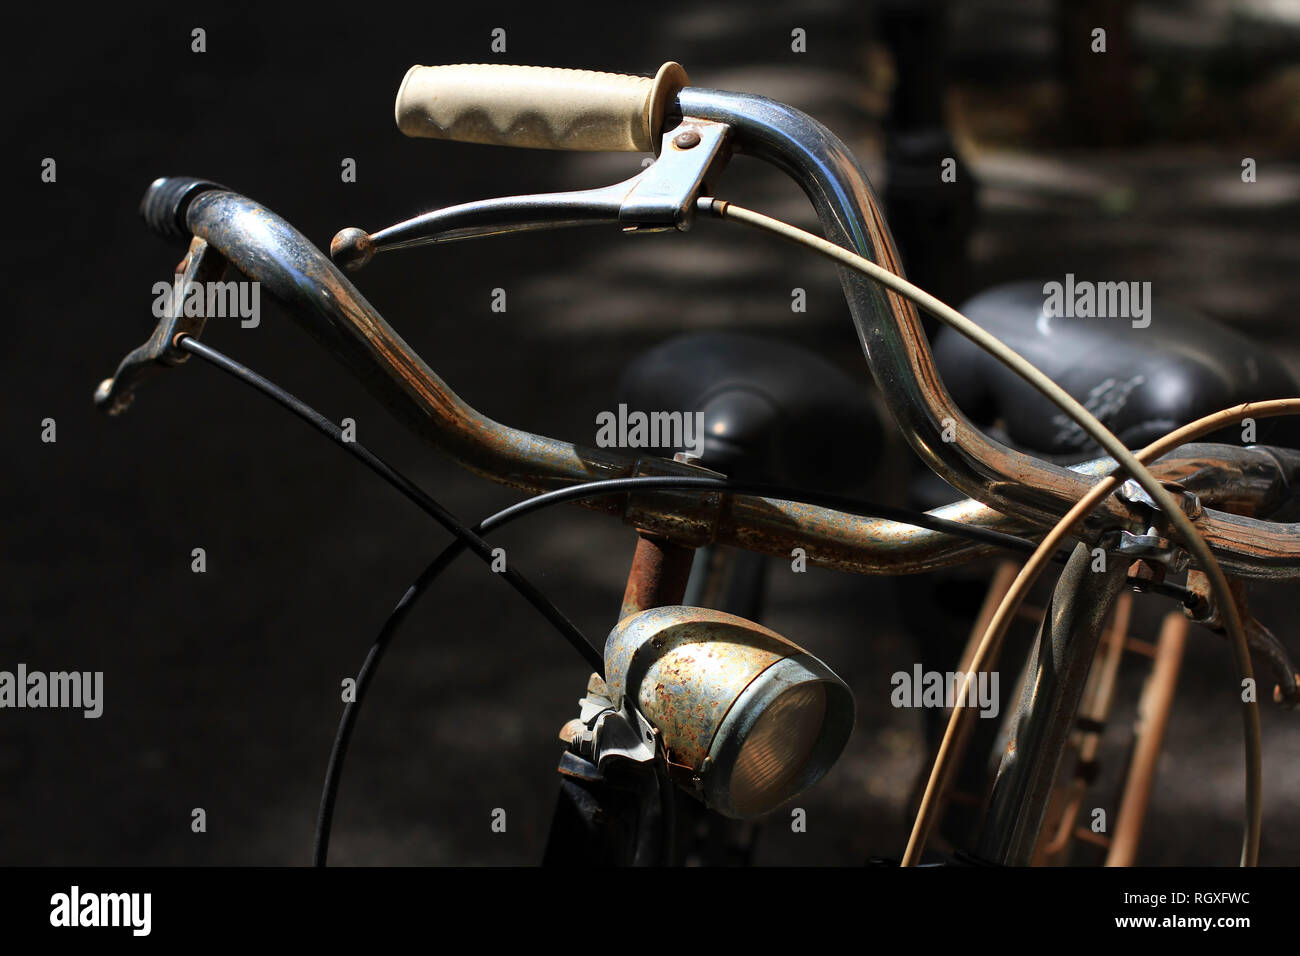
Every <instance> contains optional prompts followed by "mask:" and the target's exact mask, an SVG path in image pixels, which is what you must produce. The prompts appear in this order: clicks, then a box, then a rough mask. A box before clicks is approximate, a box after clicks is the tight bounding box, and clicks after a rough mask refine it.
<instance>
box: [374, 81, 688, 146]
mask: <svg viewBox="0 0 1300 956" xmlns="http://www.w3.org/2000/svg"><path fill="white" fill-rule="evenodd" d="M688 82H689V80H688V79H687V77H686V71H685V70H684V69H682V67H681V64H679V63H672V62H669V63H665V64H664V65H663V66H661V67H660V68H659V72H658V74H656V75H655V77H654V78H653V79H651V78H650V77H646V76H627V75H624V74H621V73H594V72H591V71H589V70H563V69H556V68H552V67H546V66H500V65H497V64H495V63H461V64H457V65H455V66H413V67H411V68H410V69H409V70H408V71H407V72H406V78H405V79H403V80H402V86H401V88H400V89H399V90H398V91H397V105H396V109H395V111H394V112H395V113H396V116H397V128H398V129H400V130H401V131H402V132H403V133H405V134H406V135H407V136H424V137H430V138H433V139H454V140H459V141H460V142H463V143H488V144H491V145H495V146H526V147H531V148H533V149H583V150H623V151H632V152H649V151H654V152H656V153H657V152H658V151H659V137H660V134H661V133H662V132H663V118H664V110H665V108H666V107H667V106H668V105H669V104H670V103H671V102H672V99H673V97H675V96H676V95H677V92H678V91H679V90H680V89H681V88H682V87H684V86H686V85H687V83H688Z"/></svg>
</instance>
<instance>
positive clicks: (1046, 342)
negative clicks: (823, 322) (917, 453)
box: [934, 281, 1298, 462]
mask: <svg viewBox="0 0 1300 956" xmlns="http://www.w3.org/2000/svg"><path fill="white" fill-rule="evenodd" d="M1044 285H1045V283H1044V282H1042V281H1028V282H1014V283H1008V284H1006V285H1000V286H995V287H994V288H992V289H989V290H987V291H985V292H981V293H980V294H979V295H977V296H975V297H974V298H972V299H970V300H969V301H967V302H966V303H965V305H964V306H963V307H962V309H961V311H962V312H963V313H964V314H965V315H967V316H969V317H970V318H971V319H972V320H973V321H975V322H977V323H978V324H979V325H980V326H982V327H983V328H985V329H987V330H988V331H990V332H992V333H993V334H994V335H996V336H997V337H998V338H999V339H1001V340H1002V341H1003V342H1006V343H1007V344H1008V345H1010V346H1011V347H1012V348H1013V349H1015V350H1016V351H1017V352H1019V353H1020V354H1021V355H1023V356H1024V357H1025V358H1027V359H1028V360H1029V361H1031V362H1033V363H1034V364H1035V365H1037V366H1038V367H1039V368H1040V369H1042V370H1043V371H1044V372H1046V373H1047V374H1048V375H1049V376H1050V377H1051V378H1052V379H1053V380H1055V381H1056V382H1057V383H1058V384H1060V385H1061V386H1063V387H1064V388H1065V389H1066V390H1067V391H1068V392H1069V393H1070V394H1071V395H1072V396H1074V397H1075V398H1076V399H1078V400H1079V401H1080V402H1082V403H1083V404H1084V406H1086V407H1087V408H1088V409H1089V410H1090V411H1092V412H1093V414H1095V415H1096V416H1097V417H1098V418H1100V419H1101V421H1102V422H1103V423H1104V424H1105V425H1106V426H1107V427H1108V428H1109V429H1110V430H1111V431H1113V432H1114V433H1115V434H1116V435H1117V436H1118V437H1119V438H1120V440H1121V441H1123V442H1124V444H1125V445H1126V446H1128V447H1129V448H1140V447H1142V446H1143V445H1146V444H1148V443H1149V442H1150V441H1152V440H1154V439H1156V438H1159V437H1160V436H1161V435H1163V434H1164V433H1166V432H1168V431H1170V430H1172V429H1174V428H1177V427H1178V426H1180V425H1183V424H1185V423H1187V422H1189V421H1192V420H1193V419H1196V418H1199V417H1201V416H1203V415H1207V414H1209V413H1211V412H1215V411H1218V410H1219V409H1221V408H1226V407H1227V406H1229V405H1235V404H1237V403H1239V402H1245V401H1259V400H1263V399H1269V398H1286V397H1289V396H1294V395H1296V394H1297V388H1296V383H1295V379H1294V378H1293V377H1292V376H1291V374H1290V373H1289V372H1288V371H1287V369H1286V367H1285V366H1284V365H1283V364H1282V363H1281V362H1280V361H1279V360H1278V358H1277V357H1276V356H1275V355H1274V354H1273V353H1272V352H1270V351H1269V350H1268V349H1267V348H1265V347H1263V346H1261V345H1259V344H1257V343H1255V342H1252V341H1251V340H1250V339H1248V338H1246V337H1245V336H1244V335H1242V334H1241V333H1239V332H1237V331H1235V330H1233V329H1231V328H1228V327H1226V326H1224V325H1221V324H1219V323H1217V322H1214V321H1213V320H1211V319H1208V318H1206V317H1205V316H1202V315H1200V314H1198V313H1196V312H1193V311H1191V310H1189V309H1184V308H1181V307H1178V306H1174V305H1171V304H1169V303H1165V302H1161V301H1160V300H1159V299H1156V300H1154V301H1153V302H1150V303H1147V307H1146V314H1145V315H1143V316H1141V317H1139V318H1133V317H1097V316H1093V317H1084V316H1081V315H1073V316H1066V315H1055V314H1053V315H1049V314H1048V313H1049V312H1051V311H1053V309H1049V308H1046V306H1047V303H1048V298H1049V297H1048V294H1045V293H1044ZM1053 291H1055V290H1053ZM1098 298H1100V297H1098ZM1054 305H1055V307H1056V308H1057V309H1059V308H1060V305H1061V303H1060V300H1058V301H1057V302H1056V303H1054ZM1072 311H1075V310H1072ZM1078 311H1082V310H1078ZM1091 311H1094V312H1095V311H1099V309H1098V308H1097V307H1096V306H1094V308H1093V309H1092V310H1091ZM934 354H935V361H936V363H937V365H938V368H939V373H940V375H941V376H942V377H943V380H944V382H945V384H946V385H947V386H948V389H949V391H950V392H951V394H952V397H953V399H954V401H955V402H956V403H957V407H958V408H960V409H961V410H962V411H963V412H965V413H966V414H967V415H968V416H969V417H970V418H971V420H972V421H973V422H974V423H975V424H976V425H978V426H979V427H981V428H983V429H984V430H986V431H988V432H989V433H990V434H992V435H996V436H997V437H998V438H1000V439H1002V440H1004V441H1006V442H1007V443H1008V444H1010V445H1012V446H1013V447H1016V448H1019V449H1021V450H1023V451H1026V452H1029V453H1032V454H1034V455H1037V456H1039V457H1050V458H1053V459H1055V460H1058V461H1063V462H1072V461H1076V460H1083V459H1087V458H1092V457H1096V456H1098V455H1100V454H1101V450H1100V449H1099V448H1098V447H1097V445H1096V444H1095V443H1094V442H1093V441H1092V440H1091V439H1090V438H1088V436H1087V435H1085V434H1084V432H1083V431H1082V429H1080V428H1079V427H1078V426H1077V425H1075V424H1074V423H1073V422H1071V421H1070V420H1069V419H1067V418H1066V417H1065V415H1064V414H1063V413H1062V412H1060V411H1059V410H1058V409H1057V408H1056V406H1054V405H1052V404H1051V403H1050V402H1048V401H1047V399H1045V398H1044V397H1043V396H1042V395H1041V394H1039V393H1038V392H1037V391H1036V390H1035V389H1033V388H1031V387H1030V386H1029V385H1027V384H1026V383H1025V382H1024V381H1023V380H1022V379H1020V378H1019V377H1018V376H1017V375H1015V374H1014V373H1012V372H1011V371H1009V370H1008V369H1006V368H1005V367H1004V366H1002V365H1001V364H999V363H998V362H997V361H996V360H995V359H993V358H991V357H990V356H988V355H987V354H985V353H984V352H983V351H982V350H980V349H979V348H978V347H977V346H976V345H974V344H973V343H972V342H970V341H969V340H968V339H966V338H964V337H963V336H961V335H959V334H957V333H956V332H953V331H952V330H951V329H948V328H944V329H943V330H942V331H941V332H940V333H939V334H938V336H937V338H936V340H935V346H934ZM1256 426H1257V429H1256V436H1255V440H1256V442H1257V443H1258V444H1276V445H1284V446H1288V447H1296V446H1297V437H1298V436H1297V429H1296V427H1295V426H1294V424H1291V423H1286V422H1285V420H1283V419H1260V420H1259V421H1258V422H1257V423H1256ZM1203 440H1204V441H1223V442H1227V443H1233V444H1239V443H1240V442H1241V441H1242V429H1241V427H1240V426H1232V427H1231V428H1230V429H1227V430H1225V431H1224V432H1221V433H1220V434H1218V435H1216V436H1211V437H1207V438H1205V439H1203Z"/></svg>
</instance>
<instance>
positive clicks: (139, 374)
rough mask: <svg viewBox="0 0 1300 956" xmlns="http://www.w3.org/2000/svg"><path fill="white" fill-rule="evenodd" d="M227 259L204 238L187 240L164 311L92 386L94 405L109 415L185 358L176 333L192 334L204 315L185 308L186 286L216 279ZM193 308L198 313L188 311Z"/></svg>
mask: <svg viewBox="0 0 1300 956" xmlns="http://www.w3.org/2000/svg"><path fill="white" fill-rule="evenodd" d="M227 265H228V263H227V261H226V259H225V257H224V256H222V255H221V253H219V252H217V251H216V250H215V249H213V248H211V247H210V246H209V245H208V243H207V241H206V240H204V239H200V238H199V237H198V236H195V237H194V238H193V239H191V240H190V248H189V252H187V253H186V254H185V258H184V259H182V260H181V261H180V263H179V264H178V265H177V266H176V277H175V280H174V281H175V284H174V286H173V288H174V289H176V290H177V293H178V294H175V295H173V296H172V297H171V301H170V304H169V306H168V309H167V312H166V314H164V315H163V316H162V317H161V318H160V319H159V320H158V325H157V327H156V328H155V329H154V331H153V334H152V335H151V336H149V340H148V341H147V342H145V343H144V345H141V346H140V347H139V348H136V349H133V350H132V351H131V352H128V353H127V356H126V358H124V359H122V361H121V362H120V363H119V364H118V366H117V371H116V372H115V373H113V377H112V378H106V379H104V380H103V381H102V382H100V383H99V387H98V388H96V389H95V405H96V407H97V408H99V409H101V410H102V411H105V412H107V413H108V414H110V415H119V414H121V413H122V412H124V411H126V409H127V408H128V407H129V406H130V404H131V401H132V399H133V398H134V397H135V396H134V392H135V389H136V387H137V386H138V385H139V384H140V383H141V382H142V381H145V380H146V379H149V378H151V377H152V376H154V375H155V374H157V373H158V372H159V371H161V370H162V369H164V368H168V367H171V366H175V365H180V364H181V363H182V362H185V361H186V360H188V359H189V357H190V356H189V353H188V352H184V351H182V350H181V349H178V348H177V347H176V338H177V336H179V335H182V334H185V335H193V336H195V337H196V338H197V337H198V336H199V334H200V333H201V332H202V331H203V324H204V321H205V318H204V316H203V314H202V311H203V310H202V309H199V310H192V309H186V302H187V301H188V299H189V296H188V295H187V294H186V290H188V289H190V288H191V284H192V283H197V284H199V285H205V284H206V283H208V282H220V281H221V279H222V277H223V276H224V275H225V272H226V267H227ZM194 311H197V312H198V313H199V314H192V313H193V312H194Z"/></svg>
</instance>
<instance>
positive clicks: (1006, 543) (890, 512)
mask: <svg viewBox="0 0 1300 956" xmlns="http://www.w3.org/2000/svg"><path fill="white" fill-rule="evenodd" d="M176 345H177V347H178V348H182V349H184V350H185V351H187V352H189V353H191V354H193V355H197V356H199V357H200V358H202V359H204V360H206V361H208V362H210V363H211V364H212V365H214V366H216V367H217V368H219V369H221V370H222V371H224V372H226V373H227V374H229V375H231V376H233V377H234V378H236V379H238V380H239V381H241V382H243V383H245V384H247V385H249V386H251V387H253V388H254V389H256V390H257V391H259V392H261V393H263V394H264V395H266V396H267V397H269V398H271V399H273V400H274V401H276V402H277V403H279V404H280V405H282V406H283V407H285V408H286V409H288V410H289V411H291V412H293V414H295V415H296V416H298V417H299V418H301V419H302V420H304V421H306V422H307V423H308V424H310V425H312V426H313V427H314V428H316V429H317V430H318V431H320V432H322V433H324V434H325V435H327V436H328V437H330V438H331V439H333V440H334V442H335V444H338V445H341V446H343V447H344V448H345V449H346V450H347V451H348V452H350V453H351V454H352V455H353V456H354V457H356V458H357V459H358V460H360V461H361V462H362V463H363V464H365V465H366V466H367V467H369V468H370V469H371V470H372V471H374V472H375V473H376V474H377V475H379V476H380V477H381V478H383V479H384V480H385V481H386V482H388V483H389V484H390V485H392V486H393V487H394V488H396V489H397V490H398V491H400V492H401V493H402V494H403V495H405V496H406V497H407V498H408V499H410V500H411V501H412V502H414V503H415V504H416V505H417V506H418V507H420V508H421V510H423V511H425V512H426V513H427V514H429V515H430V516H431V517H433V518H434V519H435V520H436V521H438V523H439V524H441V525H442V526H443V527H444V528H446V529H447V530H448V531H450V532H451V533H452V534H453V535H454V536H455V538H456V540H455V541H453V542H452V543H450V544H448V545H447V546H446V547H445V548H443V550H442V552H441V553H439V554H438V556H437V557H436V558H434V560H433V561H432V562H431V563H430V564H429V565H428V566H427V567H425V569H424V570H423V571H422V572H421V573H420V575H419V576H418V577H417V578H416V579H415V581H414V582H412V584H411V585H410V587H408V588H407V589H406V592H405V593H404V594H403V595H402V597H401V599H400V600H399V601H398V603H397V605H396V606H395V607H394V608H393V610H392V612H390V614H389V616H388V618H387V619H386V620H385V621H384V625H383V627H382V628H381V629H380V632H379V634H378V636H377V637H376V638H375V640H374V642H373V643H372V644H371V646H370V648H369V650H368V651H367V653H366V657H365V660H364V661H363V662H362V664H361V668H360V670H359V671H358V672H357V678H356V689H355V694H354V696H353V698H352V700H351V701H349V702H347V703H346V704H345V705H344V708H343V714H342V716H341V717H340V720H339V727H338V731H337V733H336V735H335V738H334V744H333V746H332V748H331V750H330V758H329V763H328V765H327V767H326V772H325V781H324V785H323V788H322V793H321V805H320V811H319V815H318V818H317V826H316V836H315V840H314V844H313V850H312V863H313V865H314V866H324V865H325V862H326V859H327V857H328V853H329V839H330V833H331V831H332V828H333V817H334V808H335V806H336V804H337V802H338V790H339V784H340V782H341V779H342V771H343V764H344V761H345V759H346V757H347V750H348V745H349V742H350V741H351V738H352V733H353V730H354V729H355V727H356V723H357V719H358V718H359V717H360V711H361V703H362V701H363V700H364V699H365V695H366V689H367V688H368V687H369V686H370V683H371V681H372V680H373V678H374V675H375V673H376V671H377V670H378V667H379V662H380V661H381V660H382V659H383V655H384V652H385V651H386V650H387V648H388V646H389V645H390V644H391V643H392V640H393V638H394V637H395V636H396V634H397V629H398V628H399V627H400V626H401V624H402V622H403V621H404V620H405V619H406V617H407V615H408V614H409V613H410V611H411V609H412V608H413V607H414V605H415V603H416V602H417V601H418V600H419V598H420V597H421V595H422V594H423V593H424V592H425V591H426V590H428V588H429V587H430V586H431V585H432V584H433V583H434V581H436V580H437V579H438V577H439V576H440V575H441V574H442V572H443V571H444V570H445V569H446V568H447V567H448V566H449V565H450V564H451V563H452V561H454V560H455V559H456V558H457V557H459V556H460V555H461V554H462V553H463V552H464V551H466V550H472V551H474V553H475V554H477V555H479V557H480V558H482V559H483V560H484V561H487V562H489V563H490V562H491V560H492V549H491V548H490V547H489V546H488V544H487V542H486V541H484V540H483V538H482V535H484V534H486V533H488V532H489V531H492V530H495V529H497V528H500V527H502V526H504V525H506V524H509V523H511V522H513V521H516V520H518V519H519V518H522V517H524V516H526V515H529V514H532V513H534V512H537V511H540V510H542V509H545V508H549V507H552V506H554V505H558V504H562V503H564V502H569V501H577V500H579V499H583V498H597V497H603V496H608V495H620V494H626V493H628V492H631V491H634V490H641V491H651V490H670V489H672V490H699V491H720V492H725V493H731V494H752V495H758V496H760V497H765V498H772V499H775V500H782V501H790V502H794V503H798V504H809V505H814V506H819V507H825V508H832V509H835V510H837V511H843V512H845V513H848V514H854V515H858V516H861V517H871V518H882V519H885V520H890V521H896V522H899V523H902V524H910V525H913V526H915V527H920V528H925V529H928V530H932V531H937V532H941V533H947V534H952V535H953V536H955V537H964V538H967V539H969V540H973V541H976V542H979V543H981V544H988V545H993V546H994V547H999V548H1003V549H1006V550H1011V551H1018V552H1020V553H1022V554H1032V553H1033V551H1034V549H1035V547H1036V545H1035V544H1034V542H1033V541H1030V540H1028V539H1026V538H1021V537H1018V536H1016V535H1011V534H1006V533H1005V532H1001V531H995V530H993V529H991V528H980V527H975V526H970V525H964V524H961V523H960V522H956V521H951V520H948V519H945V518H939V517H936V516H934V515H931V514H927V513H925V512H920V511H915V510H912V509H909V508H900V507H895V506H892V505H885V504H879V503H876V502H869V501H863V500H861V499H855V498H848V497H844V496H841V495H833V494H827V493H821V492H808V491H805V490H801V489H795V488H788V487H785V486H781V485H773V484H768V483H765V482H755V481H742V480H737V479H733V478H714V477H710V476H703V475H700V476H696V475H653V476H637V477H629V478H611V479H603V480H597V481H590V482H583V483H581V484H576V485H570V486H568V487H565V488H559V489H556V490H554V491H549V492H545V493H542V494H538V495H534V496H533V497H531V498H526V499H524V500H523V501H519V502H516V503H515V504H513V505H511V506H509V507H507V508H504V509H503V510H501V511H499V512H497V513H496V514H494V515H492V516H490V517H488V518H486V519H484V520H483V521H481V522H479V523H478V524H477V525H475V526H474V528H473V529H471V528H468V527H466V526H465V525H464V523H463V522H461V521H460V520H459V519H458V518H456V516H455V515H453V514H452V513H451V512H450V511H448V510H447V509H446V508H444V507H443V506H442V505H441V504H439V503H438V502H437V501H436V500H434V499H433V498H432V497H430V496H429V495H428V494H427V493H426V492H424V491H423V490H422V489H421V488H420V487H419V486H417V485H415V484H414V483H413V482H411V481H410V479H408V478H406V477H405V476H404V475H402V474H401V473H400V472H398V471H397V470H396V469H394V468H393V467H392V466H391V465H389V464H388V463H387V462H385V461H384V460H383V459H382V458H380V457H379V456H377V455H375V454H374V453H373V452H371V451H370V450H369V449H367V448H366V447H365V446H364V445H362V444H361V443H359V442H357V441H355V440H353V441H349V440H345V439H344V437H343V429H342V428H340V427H339V426H338V425H336V424H335V423H334V422H332V421H330V420H329V419H328V418H326V417H325V416H324V415H322V414H320V413H319V412H317V411H316V410H315V409H313V408H312V407H311V406H309V405H307V404H306V403H305V402H303V401H301V400H300V399H298V398H297V397H295V396H293V395H291V394H290V393H288V392H286V391H285V390H284V389H282V388H280V387H279V386H277V385H275V384H274V383H273V382H271V381H270V380H268V379H266V378H264V377H263V376H261V375H258V374H257V373H256V372H254V371H252V370H251V369H249V368H248V367H246V366H244V365H242V364H240V363H239V362H236V361H235V360H234V359H232V358H230V357H229V356H227V355H225V354H224V353H222V352H219V351H218V350H216V349H214V348H212V347H211V346H208V345H205V344H204V343H202V342H200V341H198V340H197V339H195V338H193V337H192V336H188V335H182V336H179V337H178V339H177V342H176ZM1067 558H1068V553H1066V552H1064V551H1062V552H1059V553H1058V554H1056V555H1055V556H1054V560H1055V561H1056V562H1058V563H1063V562H1064V561H1065V560H1066V559H1067ZM502 574H503V576H504V577H506V579H507V580H508V581H509V582H510V583H511V584H512V585H513V586H514V587H515V589H516V590H518V591H519V593H520V594H521V595H523V596H524V598H525V599H526V600H527V601H528V603H529V604H531V605H533V607H534V608H535V609H537V610H538V611H539V612H540V613H541V614H542V615H543V616H544V617H545V618H546V619H547V620H548V621H550V622H551V624H552V625H554V626H555V627H556V629H557V630H559V631H560V633H561V634H562V635H563V636H564V637H565V638H566V639H567V640H568V641H569V643H570V644H572V645H573V646H574V648H575V649H576V650H578V652H579V653H580V654H581V655H582V656H583V658H584V659H585V660H586V661H587V663H588V664H590V665H592V667H593V669H594V670H595V671H596V672H597V673H603V671H604V660H603V658H602V656H601V655H600V653H599V652H598V651H597V650H596V649H595V648H594V647H593V646H592V644H591V642H590V641H589V640H588V639H587V638H586V636H585V635H583V633H582V632H581V631H580V630H579V629H578V627H577V626H576V625H574V624H573V623H572V622H571V621H569V620H568V618H566V617H565V616H564V614H563V612H561V611H560V610H559V609H558V608H557V607H556V606H555V605H554V604H553V603H552V602H551V601H550V600H548V599H547V598H546V597H545V595H543V594H542V593H541V592H540V591H538V590H537V589H536V587H534V586H533V585H532V584H531V583H530V582H529V581H528V580H527V579H526V578H524V577H523V576H522V575H521V574H519V573H518V572H516V571H514V570H513V569H511V568H507V569H506V570H505V571H504V572H502ZM1142 586H1143V588H1144V589H1145V590H1150V591H1155V592H1157V593H1163V594H1166V595H1167V596H1170V597H1174V598H1176V599H1178V600H1181V601H1183V603H1188V602H1189V601H1190V600H1191V599H1192V595H1191V592H1190V591H1189V590H1188V589H1186V588H1183V587H1180V586H1179V585H1175V584H1171V583H1166V582H1142Z"/></svg>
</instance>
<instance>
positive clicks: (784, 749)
mask: <svg viewBox="0 0 1300 956" xmlns="http://www.w3.org/2000/svg"><path fill="white" fill-rule="evenodd" d="M825 719H826V691H825V690H824V689H823V688H822V685H821V684H801V685H799V686H797V687H792V688H791V689H790V690H787V691H786V692H785V693H783V694H782V695H781V696H780V697H778V698H777V699H776V700H775V701H774V702H773V703H772V704H770V705H768V707H767V709H766V710H764V711H763V714H762V716H760V717H759V718H758V722H757V723H755V724H754V729H753V730H751V731H750V732H749V736H748V738H746V740H745V742H744V743H743V744H742V745H741V747H740V756H739V757H737V758H736V766H735V768H734V769H733V770H732V771H731V802H732V805H733V806H734V807H735V808H736V812H737V813H738V814H740V815H741V816H746V817H747V816H752V815H756V814H761V813H764V812H766V811H767V810H769V809H771V808H772V807H775V806H779V805H780V804H782V803H785V801H786V800H788V799H790V798H791V797H793V796H794V795H795V794H796V793H797V792H798V791H799V790H800V789H801V788H800V787H799V778H800V775H801V773H802V771H803V769H804V767H805V766H806V765H807V763H808V757H809V756H810V755H811V754H812V751H813V745H814V744H815V743H816V742H817V737H818V735H819V734H820V733H821V732H822V724H823V723H824V722H825Z"/></svg>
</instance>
